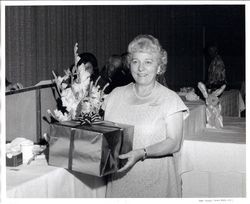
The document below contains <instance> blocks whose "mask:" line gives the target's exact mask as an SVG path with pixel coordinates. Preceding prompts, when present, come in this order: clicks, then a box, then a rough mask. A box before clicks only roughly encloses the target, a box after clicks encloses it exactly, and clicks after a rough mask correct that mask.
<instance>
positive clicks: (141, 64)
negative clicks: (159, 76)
mask: <svg viewBox="0 0 250 204" xmlns="http://www.w3.org/2000/svg"><path fill="white" fill-rule="evenodd" d="M143 69H144V66H143V63H139V66H138V70H139V71H143Z"/></svg>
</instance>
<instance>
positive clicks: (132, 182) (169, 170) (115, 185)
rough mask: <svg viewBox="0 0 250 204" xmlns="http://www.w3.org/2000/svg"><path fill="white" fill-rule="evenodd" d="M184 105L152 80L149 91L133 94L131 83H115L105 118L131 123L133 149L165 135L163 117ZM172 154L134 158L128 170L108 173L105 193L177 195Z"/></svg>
mask: <svg viewBox="0 0 250 204" xmlns="http://www.w3.org/2000/svg"><path fill="white" fill-rule="evenodd" d="M186 110H187V107H186V106H185V104H184V103H183V102H182V100H181V99H180V98H179V96H178V95H177V94H176V93H175V92H173V91H171V90H170V89H168V88H166V87H164V86H163V85H161V84H159V83H158V82H156V85H155V87H154V89H153V91H152V93H151V94H150V95H149V96H147V97H144V98H141V97H139V96H137V95H136V93H135V91H134V84H133V83H130V84H128V85H126V86H123V87H118V88H116V89H114V90H113V92H111V94H110V95H109V96H108V97H107V99H106V101H105V120H109V121H113V122H117V123H124V124H129V125H133V126H134V140H133V149H138V148H143V147H147V146H149V145H152V144H155V143H157V142H160V141H162V140H164V139H166V123H165V120H166V118H167V117H168V116H169V115H171V114H173V113H176V112H179V111H186ZM176 172H177V170H176V168H175V164H174V158H173V156H168V157H162V158H152V159H150V158H149V159H146V160H144V161H143V162H142V161H138V162H137V163H136V164H135V165H134V166H133V167H132V168H131V169H130V170H129V171H128V172H126V173H117V174H114V175H113V176H112V178H111V179H110V181H109V182H108V185H107V194H106V196H107V197H123V198H125V197H130V198H135V197H141V198H145V197H179V196H180V194H179V192H178V188H179V187H180V180H179V179H177V176H176V174H177V173H176Z"/></svg>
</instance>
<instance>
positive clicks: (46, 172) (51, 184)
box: [6, 157, 106, 198]
mask: <svg viewBox="0 0 250 204" xmlns="http://www.w3.org/2000/svg"><path fill="white" fill-rule="evenodd" d="M6 179H7V181H6V183H7V186H6V190H7V197H8V198H91V197H105V191H106V187H105V183H104V181H103V180H102V179H101V178H98V177H94V176H90V175H86V174H81V173H76V172H74V174H72V173H71V172H69V171H67V170H65V169H63V168H57V167H53V166H48V164H47V161H46V159H45V157H40V158H38V159H36V160H35V161H33V162H31V164H30V165H21V166H19V167H7V169H6Z"/></svg>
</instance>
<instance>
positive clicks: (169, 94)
mask: <svg viewBox="0 0 250 204" xmlns="http://www.w3.org/2000/svg"><path fill="white" fill-rule="evenodd" d="M158 94H159V95H160V96H161V97H163V98H166V99H169V100H173V99H175V98H180V97H179V96H178V94H177V93H176V92H175V91H173V90H172V89H169V88H168V87H165V86H163V85H162V84H160V83H158Z"/></svg>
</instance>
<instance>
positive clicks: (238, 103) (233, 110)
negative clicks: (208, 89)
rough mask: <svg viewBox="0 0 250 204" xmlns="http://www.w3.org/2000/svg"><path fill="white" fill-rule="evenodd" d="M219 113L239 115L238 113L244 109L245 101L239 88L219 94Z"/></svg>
mask: <svg viewBox="0 0 250 204" xmlns="http://www.w3.org/2000/svg"><path fill="white" fill-rule="evenodd" d="M220 101H221V107H222V108H221V115H222V116H232V117H240V114H241V112H242V111H243V110H245V103H244V101H243V98H242V95H241V93H240V91H239V90H237V89H232V90H228V91H224V92H223V94H222V95H221V96H220Z"/></svg>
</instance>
